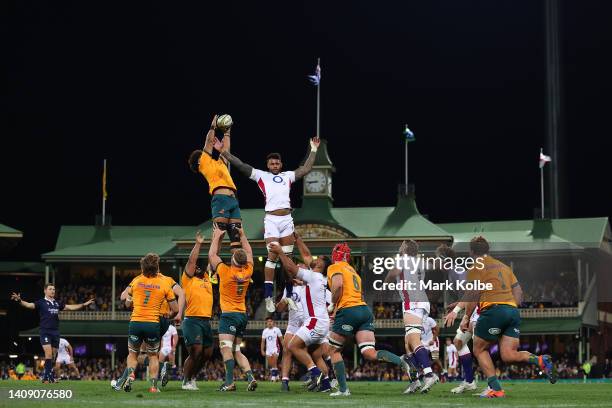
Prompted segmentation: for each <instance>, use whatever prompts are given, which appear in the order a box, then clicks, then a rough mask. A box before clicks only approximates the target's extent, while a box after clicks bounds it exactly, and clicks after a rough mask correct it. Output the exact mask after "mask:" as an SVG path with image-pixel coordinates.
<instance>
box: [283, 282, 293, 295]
mask: <svg viewBox="0 0 612 408" xmlns="http://www.w3.org/2000/svg"><path fill="white" fill-rule="evenodd" d="M285 290H286V291H287V297H288V298H290V297H291V295H292V294H293V281H292V280H291V279H288V280H287V282H285Z"/></svg>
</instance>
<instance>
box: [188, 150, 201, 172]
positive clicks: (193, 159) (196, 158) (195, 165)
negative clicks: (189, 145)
mask: <svg viewBox="0 0 612 408" xmlns="http://www.w3.org/2000/svg"><path fill="white" fill-rule="evenodd" d="M202 153H203V152H202V151H201V150H194V151H193V152H191V154H190V155H189V159H187V163H189V168H190V169H191V171H193V172H194V173H197V172H199V171H200V157H201V156H202Z"/></svg>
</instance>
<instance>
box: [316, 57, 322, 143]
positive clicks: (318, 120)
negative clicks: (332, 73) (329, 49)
mask: <svg viewBox="0 0 612 408" xmlns="http://www.w3.org/2000/svg"><path fill="white" fill-rule="evenodd" d="M317 67H319V69H321V68H320V67H321V58H317ZM320 131H321V81H320V80H319V85H318V86H317V136H319V137H320V136H321V132H320Z"/></svg>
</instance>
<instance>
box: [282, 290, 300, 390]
mask: <svg viewBox="0 0 612 408" xmlns="http://www.w3.org/2000/svg"><path fill="white" fill-rule="evenodd" d="M303 297H304V282H302V281H301V280H299V279H294V280H293V292H292V293H291V298H292V299H293V301H294V302H295V304H296V306H297V310H291V309H289V316H288V318H287V328H286V329H285V336H284V338H283V359H282V360H281V391H289V373H290V371H291V362H292V358H293V354H292V353H291V350H290V349H289V343H290V342H291V339H292V338H293V336H295V333H297V331H298V329H299V328H300V327H302V324H303V323H304V314H303V309H302V303H301V299H302V298H303ZM286 308H287V288H285V289H284V290H283V297H282V298H281V300H280V301H279V302H278V303H277V304H276V311H278V312H283V311H285V309H286Z"/></svg>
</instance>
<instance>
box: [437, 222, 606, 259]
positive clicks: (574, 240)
mask: <svg viewBox="0 0 612 408" xmlns="http://www.w3.org/2000/svg"><path fill="white" fill-rule="evenodd" d="M439 226H440V227H441V228H443V229H445V230H446V231H448V232H449V233H451V234H452V235H453V237H454V238H455V246H456V247H458V248H459V250H464V249H467V243H468V242H469V241H470V240H471V239H472V238H473V237H474V236H476V235H482V236H483V237H485V238H486V239H487V240H488V241H489V242H490V243H491V250H492V251H502V252H503V251H558V250H563V251H568V250H569V251H571V250H582V249H585V248H588V249H597V248H601V247H602V243H604V242H605V241H606V240H607V239H608V238H606V237H609V236H610V225H609V223H608V219H607V218H605V217H600V218H567V219H554V220H536V221H535V222H534V220H517V221H486V222H463V223H452V224H439ZM538 232H539V233H538Z"/></svg>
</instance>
